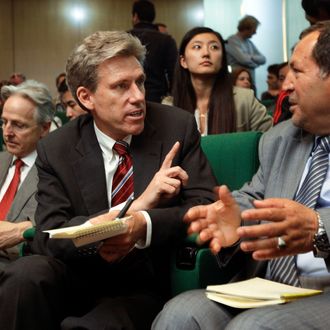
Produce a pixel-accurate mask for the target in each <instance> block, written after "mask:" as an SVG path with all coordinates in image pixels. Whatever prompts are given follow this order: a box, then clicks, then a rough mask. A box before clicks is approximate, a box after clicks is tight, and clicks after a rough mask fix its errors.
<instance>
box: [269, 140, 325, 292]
mask: <svg viewBox="0 0 330 330" xmlns="http://www.w3.org/2000/svg"><path fill="white" fill-rule="evenodd" d="M329 153H330V138H329V137H328V136H325V137H322V138H320V139H319V140H318V144H317V147H316V149H315V152H314V154H313V156H312V159H311V165H310V168H309V171H308V173H307V175H306V178H305V180H304V182H303V184H302V186H301V188H300V190H299V192H298V194H297V195H296V197H295V201H297V202H299V203H301V204H304V205H306V206H307V207H309V208H311V209H314V208H315V206H316V204H317V200H318V197H319V195H320V192H321V188H322V185H323V182H324V180H325V177H326V174H327V171H328V168H329ZM270 273H271V278H272V280H274V281H277V282H281V283H286V284H289V285H294V286H300V283H299V278H298V272H297V267H296V263H295V256H287V257H282V258H277V259H273V260H271V261H270Z"/></svg>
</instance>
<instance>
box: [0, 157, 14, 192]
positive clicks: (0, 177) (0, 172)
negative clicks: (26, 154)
mask: <svg viewBox="0 0 330 330" xmlns="http://www.w3.org/2000/svg"><path fill="white" fill-rule="evenodd" d="M12 159H13V156H12V155H11V154H10V153H8V152H6V151H5V152H2V153H1V166H0V187H2V185H3V183H4V182H5V180H6V177H7V173H8V170H9V167H10V164H11V162H12Z"/></svg>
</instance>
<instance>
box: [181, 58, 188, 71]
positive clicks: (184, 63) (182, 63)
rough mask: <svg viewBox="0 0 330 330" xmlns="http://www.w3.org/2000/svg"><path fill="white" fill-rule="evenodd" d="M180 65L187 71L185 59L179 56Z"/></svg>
mask: <svg viewBox="0 0 330 330" xmlns="http://www.w3.org/2000/svg"><path fill="white" fill-rule="evenodd" d="M180 65H181V66H182V67H183V68H184V69H188V66H187V63H186V59H185V58H184V56H183V55H180Z"/></svg>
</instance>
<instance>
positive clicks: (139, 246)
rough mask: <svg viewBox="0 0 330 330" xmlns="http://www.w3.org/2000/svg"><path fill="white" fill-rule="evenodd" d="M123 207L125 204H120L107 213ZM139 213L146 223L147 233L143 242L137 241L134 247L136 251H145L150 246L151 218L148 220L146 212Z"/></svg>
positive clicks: (148, 216)
mask: <svg viewBox="0 0 330 330" xmlns="http://www.w3.org/2000/svg"><path fill="white" fill-rule="evenodd" d="M124 205H125V202H123V203H120V204H118V205H116V206H114V207H112V208H111V209H110V210H109V212H110V211H113V210H121V209H122V208H123V207H124ZM140 212H141V213H142V215H143V217H144V219H145V221H146V223H147V232H146V238H145V240H140V241H138V242H137V243H136V244H135V247H136V248H137V249H145V248H147V247H149V246H150V243H151V233H152V224H151V218H150V215H149V213H148V212H146V211H140Z"/></svg>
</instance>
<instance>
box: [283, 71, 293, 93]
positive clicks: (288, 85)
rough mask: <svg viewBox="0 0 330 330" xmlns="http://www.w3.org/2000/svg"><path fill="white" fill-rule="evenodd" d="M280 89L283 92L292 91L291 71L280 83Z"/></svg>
mask: <svg viewBox="0 0 330 330" xmlns="http://www.w3.org/2000/svg"><path fill="white" fill-rule="evenodd" d="M282 89H283V90H285V91H292V90H293V89H294V83H293V73H292V72H291V70H289V72H288V73H287V75H286V77H285V79H284V81H283V83H282Z"/></svg>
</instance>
